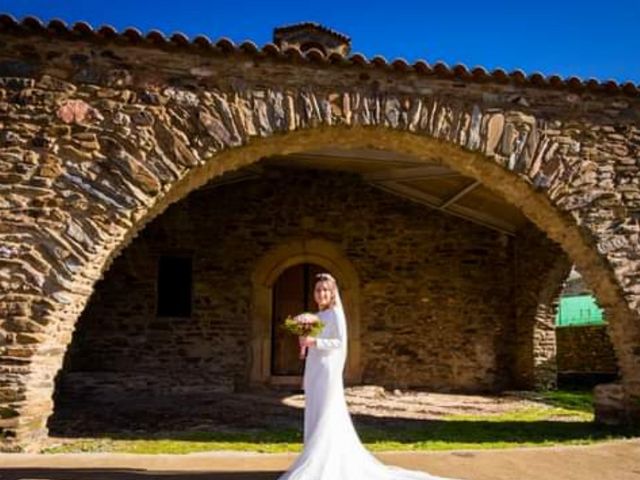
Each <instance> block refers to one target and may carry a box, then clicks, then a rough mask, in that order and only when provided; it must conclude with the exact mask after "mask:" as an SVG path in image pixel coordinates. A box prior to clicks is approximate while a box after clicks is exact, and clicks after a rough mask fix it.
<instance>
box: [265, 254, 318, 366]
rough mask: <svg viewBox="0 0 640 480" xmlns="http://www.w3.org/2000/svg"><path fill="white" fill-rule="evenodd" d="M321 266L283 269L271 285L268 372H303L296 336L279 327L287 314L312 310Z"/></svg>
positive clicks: (300, 265) (315, 308)
mask: <svg viewBox="0 0 640 480" xmlns="http://www.w3.org/2000/svg"><path fill="white" fill-rule="evenodd" d="M320 272H326V270H325V269H323V268H322V267H320V266H318V265H315V264H311V263H303V264H298V265H294V266H293V267H289V268H288V269H286V270H285V271H284V272H282V274H281V275H280V276H279V277H278V280H276V283H275V284H274V286H273V310H272V316H271V347H272V348H271V375H276V376H297V375H302V374H303V369H304V360H301V359H300V358H299V356H298V355H299V348H298V337H296V336H295V335H291V334H290V333H288V332H286V331H284V330H283V329H281V328H280V325H281V324H282V322H284V319H285V318H286V317H287V315H297V314H299V313H302V312H315V311H316V310H317V309H318V306H317V305H316V302H315V301H314V299H313V288H314V286H315V276H316V274H317V273H320Z"/></svg>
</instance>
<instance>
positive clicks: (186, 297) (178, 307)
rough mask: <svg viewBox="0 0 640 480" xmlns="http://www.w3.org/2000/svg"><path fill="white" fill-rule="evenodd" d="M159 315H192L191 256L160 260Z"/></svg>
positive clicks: (170, 257) (169, 257)
mask: <svg viewBox="0 0 640 480" xmlns="http://www.w3.org/2000/svg"><path fill="white" fill-rule="evenodd" d="M157 306H158V307H157V315H158V317H190V316H191V257H178V256H170V255H164V256H161V257H160V258H159V260H158V300H157Z"/></svg>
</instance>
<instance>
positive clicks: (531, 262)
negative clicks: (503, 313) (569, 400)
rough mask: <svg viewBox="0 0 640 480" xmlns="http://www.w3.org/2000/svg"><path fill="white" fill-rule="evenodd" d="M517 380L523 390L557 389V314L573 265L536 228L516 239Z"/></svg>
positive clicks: (528, 229) (520, 233) (514, 340)
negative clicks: (559, 300)
mask: <svg viewBox="0 0 640 480" xmlns="http://www.w3.org/2000/svg"><path fill="white" fill-rule="evenodd" d="M514 248H515V276H514V284H515V297H514V302H515V305H516V316H515V322H514V327H515V328H514V331H513V337H512V338H513V348H514V358H515V363H514V365H513V369H514V380H515V383H516V385H517V386H518V387H520V388H552V387H554V386H555V385H556V378H557V366H556V336H555V331H556V328H555V313H556V306H557V302H558V296H559V295H560V292H561V291H562V287H563V284H564V281H565V279H566V278H567V275H568V274H569V271H570V270H571V261H570V260H569V258H568V257H567V255H566V254H565V253H564V252H563V251H562V249H561V248H560V247H559V245H558V244H556V243H554V242H552V241H551V240H550V239H549V238H547V236H546V235H545V234H544V233H543V232H541V231H540V230H538V229H536V228H535V227H533V226H529V227H528V228H523V229H521V230H520V231H519V232H518V235H517V236H516V238H515V246H514Z"/></svg>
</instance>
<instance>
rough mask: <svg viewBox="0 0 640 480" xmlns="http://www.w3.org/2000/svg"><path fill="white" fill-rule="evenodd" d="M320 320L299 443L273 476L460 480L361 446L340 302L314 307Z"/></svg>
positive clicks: (286, 479) (313, 479) (285, 479)
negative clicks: (346, 371)
mask: <svg viewBox="0 0 640 480" xmlns="http://www.w3.org/2000/svg"><path fill="white" fill-rule="evenodd" d="M317 315H318V316H319V317H320V319H321V320H322V321H323V322H325V326H324V328H323V330H322V332H321V333H320V334H319V335H318V336H317V337H316V338H317V340H316V346H315V347H309V349H308V353H307V358H306V362H305V371H304V381H303V385H304V392H305V411H304V448H303V451H302V453H301V454H300V455H299V456H298V457H297V458H296V459H295V460H294V462H293V464H292V465H291V466H290V467H289V469H288V470H287V471H286V472H285V473H283V474H282V475H281V476H280V477H279V478H278V480H459V479H453V478H449V477H438V476H434V475H429V474H428V473H425V472H422V471H418V470H407V469H404V468H401V467H398V466H395V465H387V464H385V463H382V462H381V461H380V460H378V459H377V458H376V457H375V456H373V454H371V453H370V452H369V451H368V450H367V449H366V448H365V447H364V445H362V443H361V441H360V438H359V437H358V433H357V432H356V430H355V428H354V426H353V422H352V420H351V416H350V414H349V411H348V409H347V403H346V400H345V397H344V383H343V378H342V372H343V368H344V365H345V360H346V352H347V349H346V345H347V329H346V320H345V317H344V310H343V309H342V302H341V300H340V298H339V294H338V298H337V301H336V306H335V307H332V308H329V309H327V310H321V311H320V312H317Z"/></svg>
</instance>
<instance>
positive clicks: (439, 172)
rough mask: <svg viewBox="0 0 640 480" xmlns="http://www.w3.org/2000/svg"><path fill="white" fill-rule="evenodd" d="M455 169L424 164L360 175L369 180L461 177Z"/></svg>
mask: <svg viewBox="0 0 640 480" xmlns="http://www.w3.org/2000/svg"><path fill="white" fill-rule="evenodd" d="M461 176H462V175H461V174H460V173H458V172H456V171H455V170H451V169H450V168H447V167H443V166H440V165H424V166H421V167H409V168H392V169H390V170H383V171H381V172H371V173H365V174H363V175H362V177H363V178H364V179H365V180H367V181H369V182H381V181H382V182H386V181H389V180H424V179H428V178H446V177H461Z"/></svg>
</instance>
